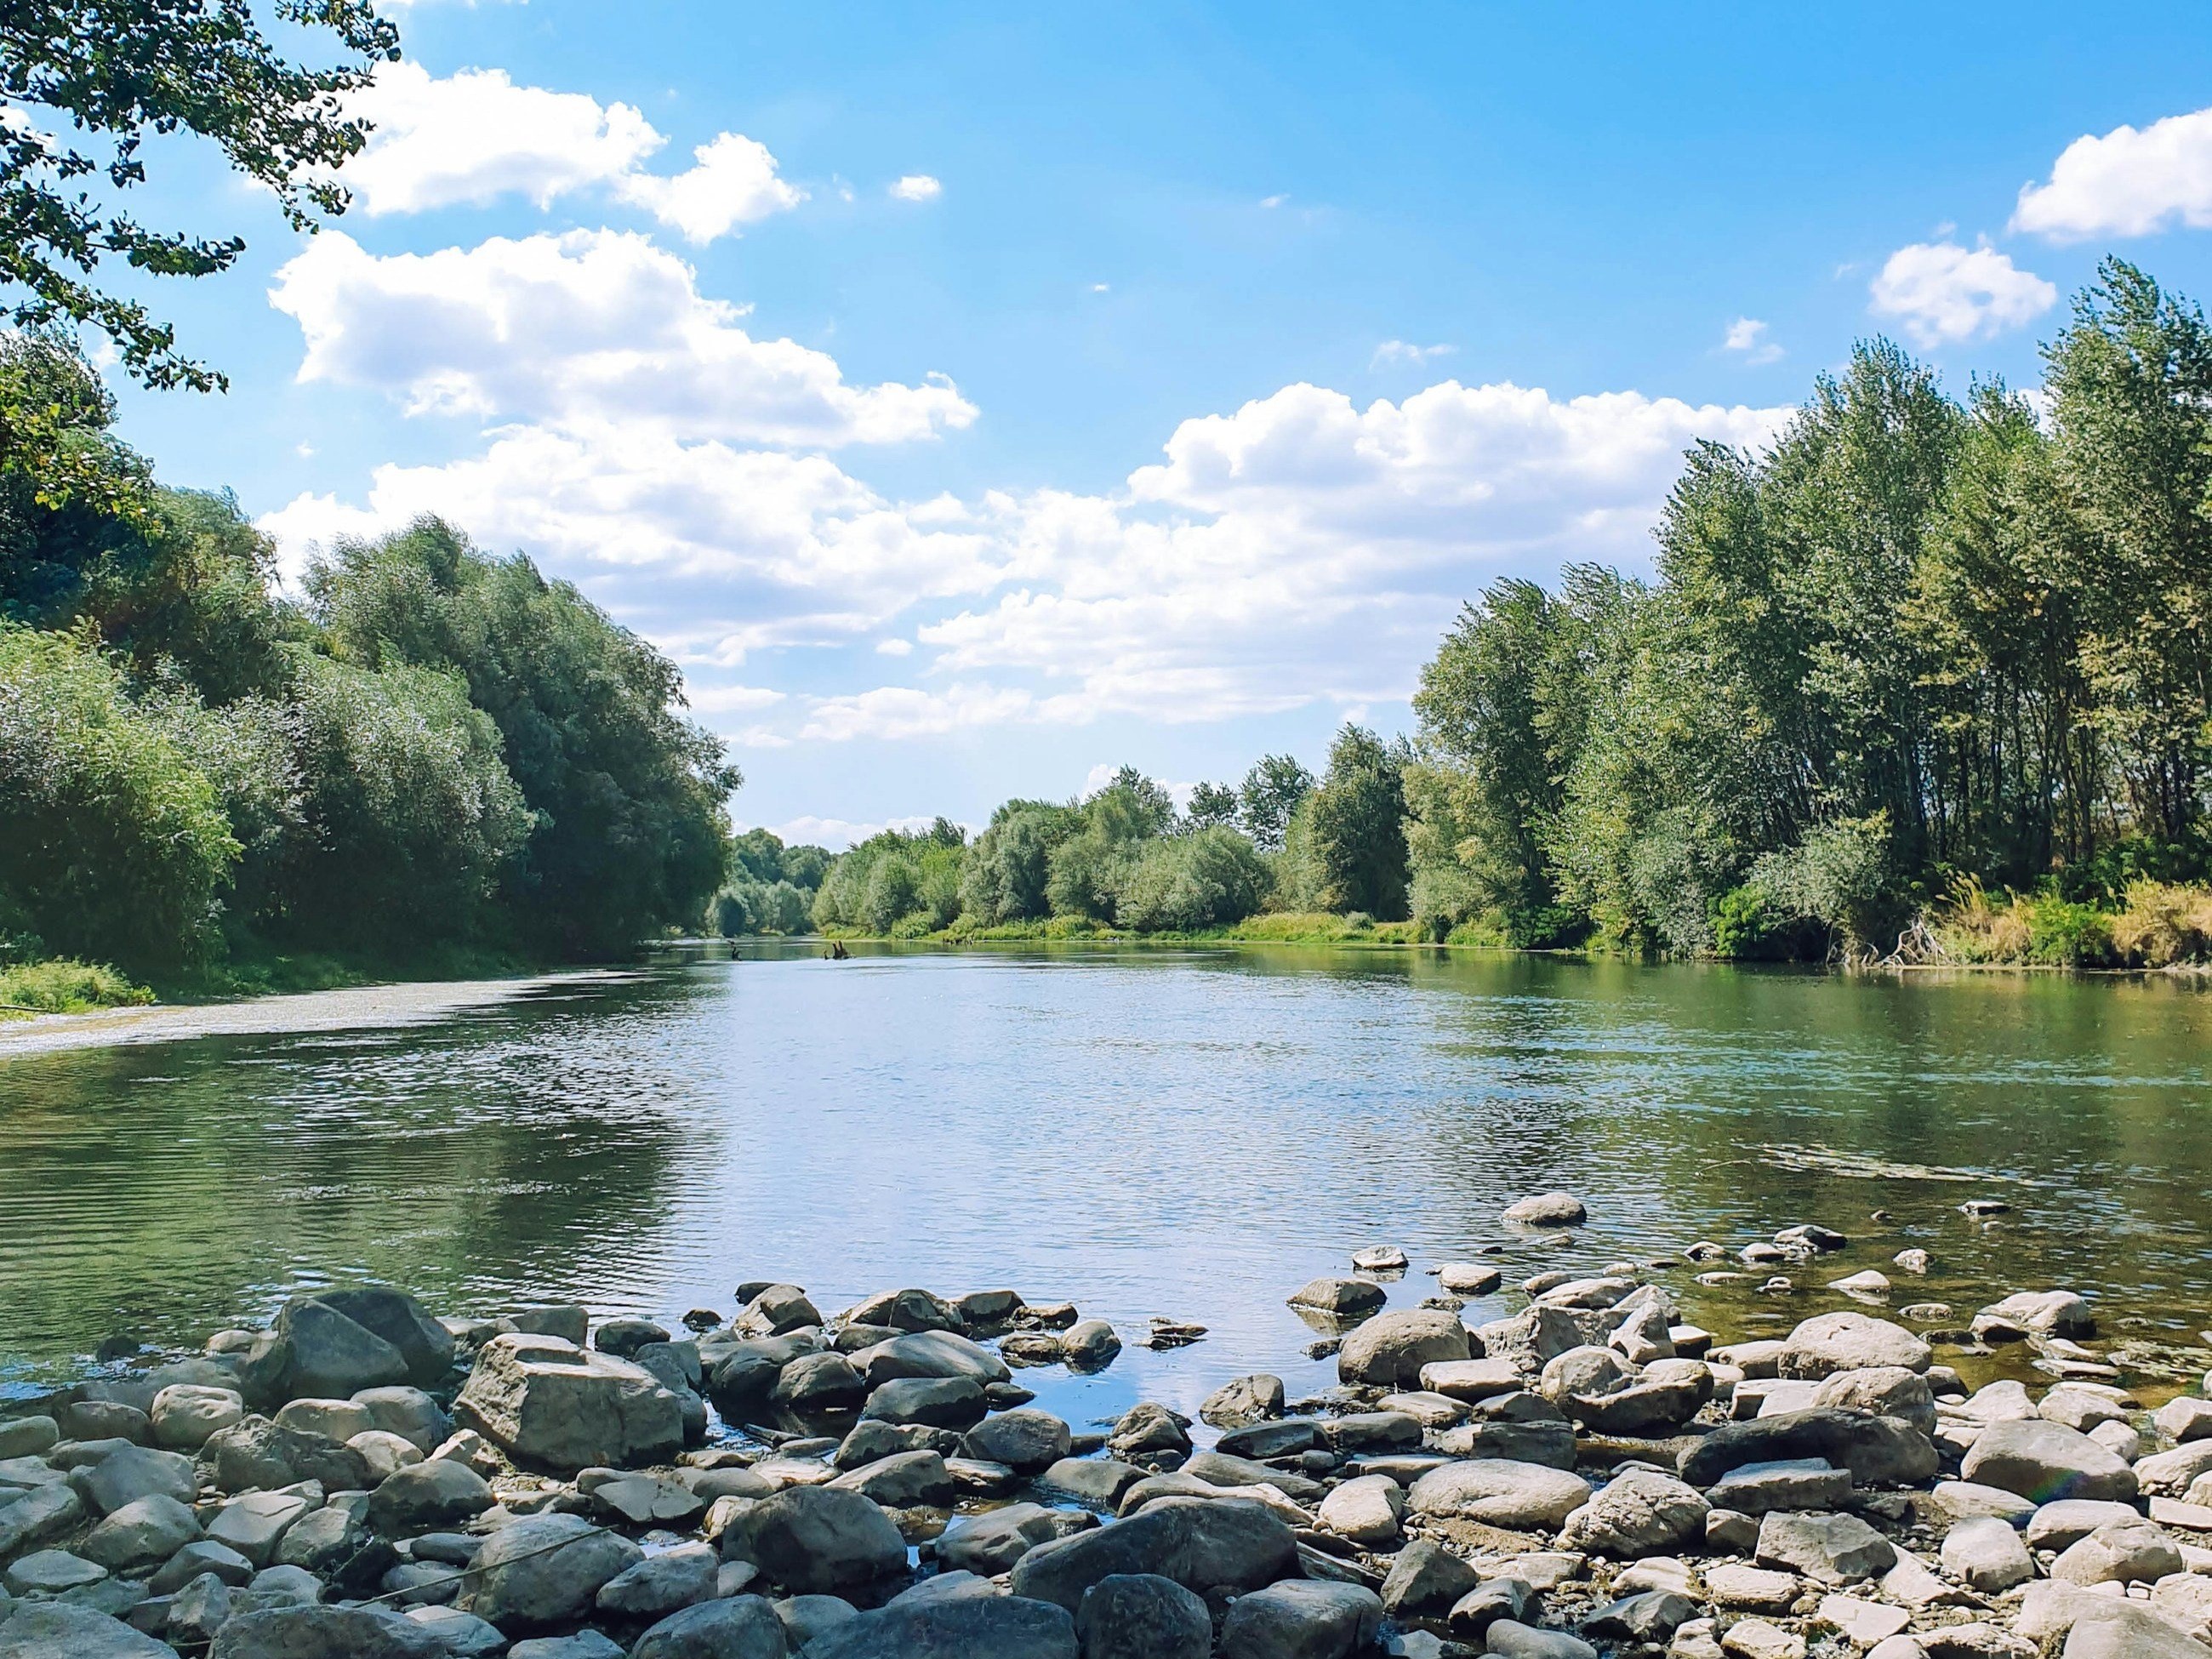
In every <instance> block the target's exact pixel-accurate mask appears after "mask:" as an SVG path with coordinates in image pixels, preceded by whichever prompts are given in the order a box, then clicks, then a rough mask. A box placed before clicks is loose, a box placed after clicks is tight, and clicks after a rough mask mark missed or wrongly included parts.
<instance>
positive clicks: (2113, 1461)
mask: <svg viewBox="0 0 2212 1659" xmlns="http://www.w3.org/2000/svg"><path fill="white" fill-rule="evenodd" d="M1960 1474H1962V1475H1963V1476H1964V1478H1965V1479H1966V1480H1970V1481H1972V1482H1974V1483H1975V1484H1976V1485H1978V1486H1995V1487H1996V1488H1997V1489H1998V1490H1999V1491H2001V1492H2018V1493H2019V1494H2020V1495H2021V1497H2022V1498H2033V1499H2034V1500H2035V1501H2036V1502H2037V1503H2039V1504H2049V1503H2052V1502H2055V1501H2056V1500H2057V1499H2059V1498H2112V1499H2116V1500H2119V1501H2122V1502H2124V1501H2125V1500H2127V1499H2129V1498H2133V1497H2134V1496H2135V1495H2136V1472H2135V1471H2134V1470H2133V1469H2130V1468H2129V1467H2128V1466H2127V1464H2126V1463H2124V1462H2122V1461H2121V1460H2120V1458H2119V1457H2118V1455H2115V1454H2113V1453H2112V1452H2110V1451H2108V1450H2106V1449H2105V1448H2104V1447H2103V1446H2100V1445H2099V1444H2098V1443H2096V1442H2095V1441H2093V1440H2092V1439H2091V1438H2089V1437H2088V1436H2087V1435H2086V1434H2078V1433H2076V1432H2075V1431H2074V1430H2072V1429H2069V1428H2066V1427H2063V1426H2062V1425H2059V1424H2057V1423H2046V1422H2045V1421H2044V1420H2043V1419H2041V1418H2026V1419H2015V1420H2013V1421H2010V1422H2005V1423H1993V1424H1991V1425H1990V1426H1989V1427H1987V1428H1985V1429H1984V1430H1983V1431H1981V1433H1980V1434H1979V1435H1978V1437H1976V1438H1975V1441H1974V1443H1973V1444H1972V1446H1971V1447H1969V1448H1968V1449H1967V1451H1966V1460H1965V1462H1962V1463H1961V1464H1960Z"/></svg>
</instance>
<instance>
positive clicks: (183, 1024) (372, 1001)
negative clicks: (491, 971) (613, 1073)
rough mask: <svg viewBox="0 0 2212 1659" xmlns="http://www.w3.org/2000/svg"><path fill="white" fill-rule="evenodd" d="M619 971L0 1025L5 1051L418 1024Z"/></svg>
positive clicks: (362, 989)
mask: <svg viewBox="0 0 2212 1659" xmlns="http://www.w3.org/2000/svg"><path fill="white" fill-rule="evenodd" d="M617 977H620V975H618V974H615V973H611V972H609V971H608V970H605V969H584V970H579V971H575V972H569V973H560V974H535V975H528V976H526V977H523V978H517V979H465V980H443V981H420V982H413V983H408V984H401V985H356V986H349V987H346V988H345V989H343V990H337V991H307V992H301V993H298V994H293V995H289V996H266V997H248V998H246V999H244V1000H240V1001H237V1002H213V1003H199V1004H187V1005H176V1004H156V1005H155V1006H152V1007H149V1008H108V1009H103V1010H101V1011H100V1012H97V1013H90V1014H41V1015H39V1016H37V1017H36V1018H31V1019H22V1020H10V1021H8V1022H5V1023H4V1024H0V1057H4V1056H6V1055H9V1054H36V1053H42V1052H46V1051H50V1050H53V1049H58V1048H106V1047H108V1046H111V1045H112V1044H117V1043H124V1042H175V1041H177V1040H179V1039H180V1038H185V1037H202V1036H251V1035H256V1034H263V1033H270V1032H283V1031H341V1030H356V1029H360V1028H363V1027H374V1026H392V1025H412V1024H419V1023H421V1022H422V1021H424V1020H431V1019H438V1018H443V1017H444V1016H446V1015H447V1014H451V1013H454V1012H459V1010H461V1009H464V1008H479V1007H483V1006H487V1005H489V1004H491V1003H495V1002H500V1001H503V1000H505V999H507V998H508V997H512V996H519V995H521V994H525V993H526V992H530V991H536V990H542V989H544V988H545V987H549V986H554V985H562V984H574V983H577V982H580V981H582V982H588V981H593V980H605V979H611V978H617Z"/></svg>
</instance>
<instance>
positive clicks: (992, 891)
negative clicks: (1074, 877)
mask: <svg viewBox="0 0 2212 1659" xmlns="http://www.w3.org/2000/svg"><path fill="white" fill-rule="evenodd" d="M1080 821H1081V815H1080V814H1079V812H1078V811H1077V810H1076V809H1075V808H1073V807H1069V806H1058V805H1054V804H1053V803H1052V802H1050V801H1042V800H1010V801H1008V802H1006V804H1005V805H1002V806H1000V808H999V810H998V811H995V812H994V813H992V814H991V822H990V823H989V824H988V825H987V827H986V828H985V829H984V831H983V833H982V834H981V835H980V836H977V837H976V838H975V847H974V848H973V849H972V850H971V851H970V852H969V856H968V860H967V862H966V865H965V866H964V867H963V870H962V872H961V877H960V899H961V905H962V908H963V909H964V910H965V912H966V913H967V914H968V915H971V916H973V917H975V919H976V921H979V922H981V923H982V924H983V925H984V926H985V927H998V926H1000V925H1001V924H1003V923H1006V922H1010V921H1040V920H1042V918H1044V917H1046V916H1048V915H1051V914H1052V900H1051V898H1050V896H1049V895H1048V892H1047V891H1046V885H1047V883H1048V881H1049V879H1050V878H1051V873H1052V854H1053V849H1054V848H1056V847H1058V846H1059V845H1060V842H1062V841H1064V840H1066V838H1067V836H1069V835H1070V834H1072V833H1073V831H1074V830H1075V829H1076V828H1077V827H1078V826H1079V823H1080Z"/></svg>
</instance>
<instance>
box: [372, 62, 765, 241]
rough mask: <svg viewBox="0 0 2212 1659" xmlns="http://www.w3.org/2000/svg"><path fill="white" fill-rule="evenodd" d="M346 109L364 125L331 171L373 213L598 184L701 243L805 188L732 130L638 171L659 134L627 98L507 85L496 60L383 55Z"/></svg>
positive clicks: (550, 196) (543, 197) (537, 196)
mask: <svg viewBox="0 0 2212 1659" xmlns="http://www.w3.org/2000/svg"><path fill="white" fill-rule="evenodd" d="M349 112H352V113H356V114H358V115H361V116H362V117H364V118H367V119H368V121H369V122H370V123H371V124H372V125H373V126H374V131H373V132H372V133H371V134H370V136H369V141H368V145H367V147H366V148H365V149H363V150H362V153H361V154H360V155H357V156H356V157H355V158H354V159H353V160H352V161H349V163H347V165H346V167H345V168H344V169H343V173H341V175H340V177H341V179H342V181H343V183H344V184H345V185H347V186H348V187H349V188H350V189H351V190H352V191H353V193H354V195H355V197H356V200H357V201H358V202H359V203H360V204H361V206H362V210H364V211H366V212H367V213H368V214H369V215H370V216H372V217H378V216H384V215H386V214H394V213H420V212H422V211H424V210H428V209H432V208H441V207H452V206H455V205H457V204H472V205H477V206H481V205H483V204H487V203H489V202H492V201H494V200H496V199H497V198H498V197H501V196H522V197H527V198H528V199H530V200H531V201H532V202H534V203H536V204H538V207H540V208H541V209H542V208H545V207H549V206H550V205H551V204H552V203H553V202H554V200H555V199H556V197H561V196H564V195H568V194H570V193H572V192H574V191H580V190H585V189H589V188H593V187H605V188H606V189H607V190H609V191H611V193H612V194H614V195H615V196H616V197H617V198H619V199H621V200H623V201H627V202H630V203H633V204H636V205H637V206H640V207H642V208H644V209H645V210H647V211H648V212H650V213H651V214H653V216H654V217H655V218H657V219H659V220H660V221H661V222H663V223H665V224H668V225H671V226H673V227H675V228H677V229H678V230H679V231H681V232H682V233H683V234H684V235H685V236H686V237H688V238H689V239H690V240H692V241H695V242H705V241H711V240H714V238H716V237H718V236H724V235H727V234H729V233H730V232H731V231H732V230H734V229H735V228H737V227H738V226H739V225H744V224H750V223H751V222H754V221H756V220H759V219H763V218H766V217H767V216H769V214H771V213H776V212H781V211H782V210H786V209H788V208H793V207H796V206H798V205H799V203H800V202H802V201H804V200H805V192H804V191H800V190H799V189H798V188H796V187H795V186H793V185H790V184H788V183H787V182H785V181H784V180H783V179H781V178H779V177H778V176H777V172H776V161H775V156H773V155H769V152H768V149H767V147H766V146H764V145H763V144H761V143H757V142H756V141H755V140H753V139H750V138H747V137H744V136H743V135H741V134H738V133H733V132H726V133H723V134H722V135H720V137H717V138H715V139H714V141H713V142H712V143H707V144H702V145H701V146H699V148H698V149H696V150H694V151H693V152H692V160H693V163H694V165H693V166H692V167H691V168H690V171H688V172H684V173H677V174H675V175H674V176H672V177H660V176H659V175H656V174H653V173H647V172H646V171H645V170H644V163H645V162H646V161H647V158H649V157H650V156H652V155H654V154H655V153H657V152H658V151H659V149H661V148H662V147H663V146H664V145H665V144H666V143H667V142H668V141H667V140H666V139H665V138H664V137H662V136H661V135H660V134H659V132H657V131H654V130H653V125H652V123H651V122H649V121H647V119H646V118H645V116H644V114H643V112H641V111H640V110H639V109H637V108H636V107H635V106H633V105H629V104H623V103H613V104H605V105H602V104H601V103H600V102H599V100H597V99H595V98H592V97H591V96H590V95H589V94H585V93H577V92H554V91H551V90H550V89H548V88H544V87H523V86H517V85H515V84H514V82H513V81H512V80H511V79H509V78H508V76H507V73H506V72H505V71H504V70H462V71H461V72H460V73H459V74H458V75H452V76H445V77H443V78H440V77H437V76H432V75H431V74H430V73H429V71H428V70H425V69H423V68H422V66H421V65H420V64H411V63H404V62H403V63H398V64H390V65H388V66H386V68H385V69H384V70H381V71H380V72H379V74H378V76H377V77H376V80H375V81H374V83H372V84H371V85H369V86H368V87H366V88H362V90H361V91H360V92H359V93H357V94H355V95H354V98H353V100H352V101H351V103H350V105H349Z"/></svg>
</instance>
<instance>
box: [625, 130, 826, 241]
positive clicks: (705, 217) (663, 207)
mask: <svg viewBox="0 0 2212 1659" xmlns="http://www.w3.org/2000/svg"><path fill="white" fill-rule="evenodd" d="M691 155H692V159H693V161H695V162H696V165H695V166H694V167H692V169H691V170H690V172H689V173H678V174H677V175H676V176H675V177H674V178H672V179H659V178H655V177H654V176H653V175H652V174H651V173H632V174H631V175H629V177H628V178H626V179H623V180H622V181H621V183H620V185H618V186H617V193H618V194H620V195H621V197H623V200H624V201H628V202H635V203H636V204H638V205H639V206H641V207H643V208H646V209H647V210H650V211H651V212H652V214H653V217H655V218H657V219H659V221H660V222H661V223H663V224H665V225H673V226H674V227H675V228H677V229H678V230H680V231H681V232H683V233H684V240H687V241H692V242H711V241H713V240H714V239H715V238H716V237H718V236H726V235H727V234H729V233H730V232H731V231H732V230H734V229H735V228H737V227H738V226H739V225H749V224H751V223H752V222H754V221H756V220H758V219H765V218H767V217H768V216H769V215H770V214H771V213H781V212H782V211H783V210H786V209H787V208H795V207H797V206H798V205H799V204H800V203H801V202H803V201H805V199H806V192H805V191H803V190H799V189H798V188H796V187H795V186H793V185H788V184H786V183H785V182H784V181H783V180H782V179H779V178H778V177H776V170H775V156H773V155H769V153H768V146H767V145H766V144H763V143H757V142H756V141H755V140H753V139H750V138H747V137H744V135H742V134H740V133H735V132H726V133H724V134H722V135H721V136H720V137H718V138H716V139H715V140H714V143H711V144H702V145H700V146H699V148H698V149H695V150H693V151H692V152H691Z"/></svg>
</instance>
